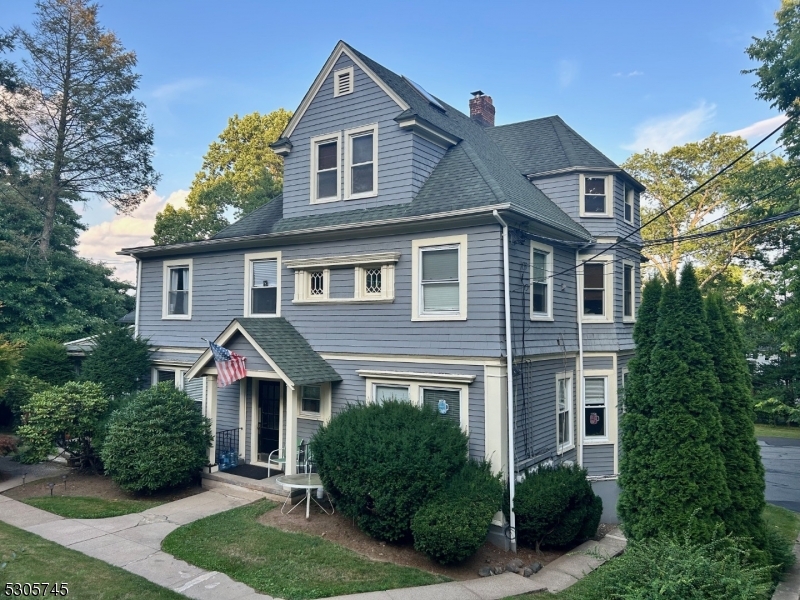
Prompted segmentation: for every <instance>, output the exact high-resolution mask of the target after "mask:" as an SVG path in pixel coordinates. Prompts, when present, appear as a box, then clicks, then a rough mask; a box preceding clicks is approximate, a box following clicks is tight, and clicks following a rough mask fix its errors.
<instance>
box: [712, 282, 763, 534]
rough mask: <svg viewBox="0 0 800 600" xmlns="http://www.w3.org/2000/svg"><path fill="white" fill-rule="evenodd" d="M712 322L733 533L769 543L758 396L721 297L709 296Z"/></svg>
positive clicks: (728, 518) (727, 519)
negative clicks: (764, 517)
mask: <svg viewBox="0 0 800 600" xmlns="http://www.w3.org/2000/svg"><path fill="white" fill-rule="evenodd" d="M706 320H707V322H708V328H709V330H710V333H711V338H710V341H711V344H710V346H709V353H710V354H711V357H712V358H713V360H714V366H715V368H716V372H717V377H718V378H719V382H720V386H721V390H722V393H721V395H720V419H721V422H722V431H723V432H724V435H723V436H722V441H721V445H720V448H721V450H722V456H723V458H724V460H725V472H726V480H727V483H728V489H729V490H730V495H731V506H730V508H729V509H728V510H727V511H726V512H725V524H726V526H727V528H728V531H729V532H731V533H733V534H734V535H736V536H746V537H751V538H753V541H754V542H755V543H756V545H758V546H763V539H764V524H763V522H762V520H761V513H762V511H763V510H764V506H765V502H764V466H763V465H762V463H761V453H760V451H759V449H758V443H757V442H756V438H755V431H754V427H753V417H754V415H753V397H752V393H751V387H750V371H749V369H748V367H747V362H746V360H745V356H744V348H743V343H742V337H741V334H740V333H739V329H738V327H737V326H736V323H735V321H734V320H733V315H732V314H731V312H730V310H728V308H727V307H726V306H725V304H724V302H723V300H722V298H721V297H720V296H716V295H712V296H709V297H708V299H707V300H706Z"/></svg>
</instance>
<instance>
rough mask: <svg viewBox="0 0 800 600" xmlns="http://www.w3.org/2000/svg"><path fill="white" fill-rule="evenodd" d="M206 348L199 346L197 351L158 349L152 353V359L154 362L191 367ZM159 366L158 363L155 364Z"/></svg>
mask: <svg viewBox="0 0 800 600" xmlns="http://www.w3.org/2000/svg"><path fill="white" fill-rule="evenodd" d="M204 350H205V348H202V349H200V348H198V349H197V351H196V352H191V353H189V352H168V351H164V350H156V351H154V352H152V353H151V354H150V360H151V361H153V362H154V363H162V364H163V363H169V364H170V365H175V366H181V367H191V366H192V365H193V364H194V362H195V361H196V360H197V359H198V358H200V355H201V354H202V353H203V351H204ZM155 366H158V365H155Z"/></svg>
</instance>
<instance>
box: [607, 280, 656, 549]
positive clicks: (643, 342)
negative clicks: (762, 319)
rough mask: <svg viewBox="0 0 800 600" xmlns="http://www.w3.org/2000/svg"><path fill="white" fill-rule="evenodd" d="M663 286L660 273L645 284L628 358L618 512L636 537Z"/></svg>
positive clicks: (648, 468)
mask: <svg viewBox="0 0 800 600" xmlns="http://www.w3.org/2000/svg"><path fill="white" fill-rule="evenodd" d="M662 289H663V284H662V282H661V279H659V278H658V277H656V278H655V279H651V280H650V281H648V282H647V283H646V284H645V286H644V291H643V292H642V304H641V306H640V307H639V314H638V317H637V320H636V326H635V327H634V329H633V340H634V342H636V354H635V355H634V357H633V358H632V359H631V360H630V361H629V362H628V371H629V372H628V377H627V379H626V381H625V389H624V399H623V405H624V407H625V412H624V414H623V416H622V424H621V432H622V436H621V438H622V439H621V444H622V452H621V456H620V478H619V484H620V488H621V493H620V497H619V503H618V504H617V512H618V514H619V516H620V518H621V519H622V522H623V523H624V527H625V533H626V534H627V536H628V537H629V538H636V539H638V538H640V537H642V536H641V535H640V529H641V528H640V522H641V521H642V519H645V513H644V512H643V510H644V509H645V508H646V507H647V502H646V498H647V497H648V495H649V489H650V483H651V480H652V473H653V465H652V460H651V458H652V448H651V447H650V445H649V433H648V424H649V422H650V419H651V418H652V410H651V409H650V407H649V405H648V404H647V388H648V378H649V376H650V375H649V373H650V354H651V353H652V351H653V346H654V345H655V337H656V326H657V324H658V306H659V303H660V302H661V293H662ZM645 520H646V519H645Z"/></svg>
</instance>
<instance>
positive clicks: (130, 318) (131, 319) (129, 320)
mask: <svg viewBox="0 0 800 600" xmlns="http://www.w3.org/2000/svg"><path fill="white" fill-rule="evenodd" d="M117 323H120V324H122V325H136V311H135V310H132V311H131V312H129V313H128V314H127V315H125V316H124V317H120V318H119V319H117Z"/></svg>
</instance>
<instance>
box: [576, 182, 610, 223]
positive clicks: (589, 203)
mask: <svg viewBox="0 0 800 600" xmlns="http://www.w3.org/2000/svg"><path fill="white" fill-rule="evenodd" d="M580 186H581V207H580V216H582V217H611V216H613V212H614V208H613V204H614V177H613V176H611V175H581V176H580Z"/></svg>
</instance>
